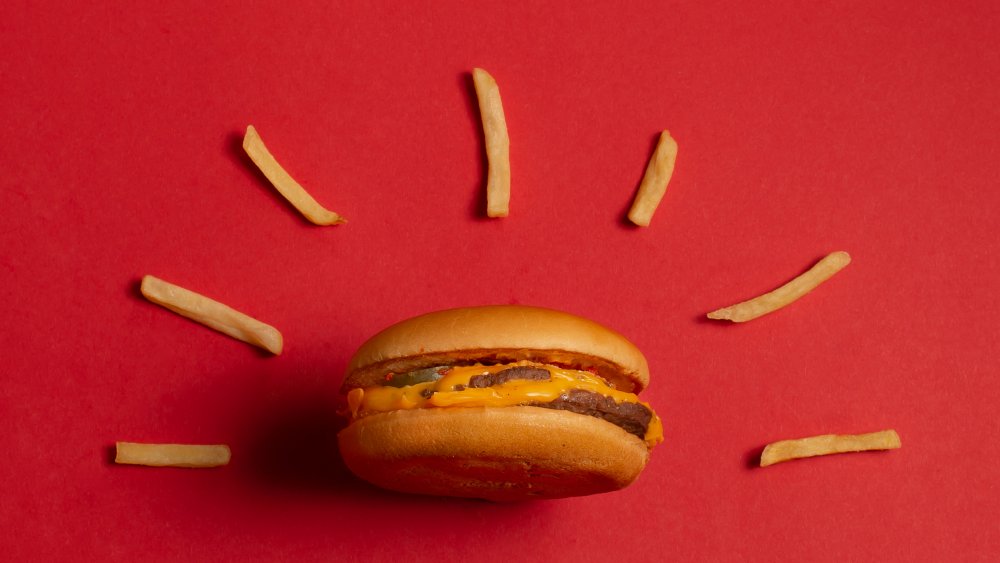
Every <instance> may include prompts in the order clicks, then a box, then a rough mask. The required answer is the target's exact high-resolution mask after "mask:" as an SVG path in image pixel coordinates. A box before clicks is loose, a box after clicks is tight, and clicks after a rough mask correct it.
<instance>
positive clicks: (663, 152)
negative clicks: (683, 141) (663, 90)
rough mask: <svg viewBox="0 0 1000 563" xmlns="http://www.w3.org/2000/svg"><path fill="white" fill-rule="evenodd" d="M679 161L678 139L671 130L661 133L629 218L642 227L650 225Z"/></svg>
mask: <svg viewBox="0 0 1000 563" xmlns="http://www.w3.org/2000/svg"><path fill="white" fill-rule="evenodd" d="M676 161H677V141H675V140H674V138H673V137H671V136H670V131H664V132H662V133H660V140H659V141H658V142H657V143H656V150H654V151H653V156H652V157H651V158H650V159H649V164H647V165H646V174H645V175H643V177H642V182H641V183H640V184H639V191H638V192H636V194H635V200H633V201H632V208H631V209H629V212H628V218H629V221H632V222H633V223H635V224H636V225H639V226H640V227H648V226H649V222H650V220H652V218H653V213H654V212H656V208H657V206H659V205H660V200H662V199H663V194H665V193H667V184H669V183H670V177H671V176H673V175H674V163H675V162H676Z"/></svg>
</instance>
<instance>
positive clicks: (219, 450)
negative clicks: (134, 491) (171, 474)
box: [115, 442, 230, 467]
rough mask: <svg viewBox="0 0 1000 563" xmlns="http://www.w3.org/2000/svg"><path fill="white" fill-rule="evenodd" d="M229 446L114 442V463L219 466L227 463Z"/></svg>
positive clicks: (164, 465) (159, 465)
mask: <svg viewBox="0 0 1000 563" xmlns="http://www.w3.org/2000/svg"><path fill="white" fill-rule="evenodd" d="M229 458H230V452H229V446H226V445H224V444H219V445H212V446H196V445H188V444H137V443H135V442H117V443H115V463H123V464H129V465H152V466H155V467H219V466H221V465H226V464H228V463H229Z"/></svg>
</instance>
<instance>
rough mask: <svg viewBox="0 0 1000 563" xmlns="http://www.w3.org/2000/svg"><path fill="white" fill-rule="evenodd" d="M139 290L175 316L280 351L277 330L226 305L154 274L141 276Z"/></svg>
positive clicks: (276, 352) (272, 351) (274, 351)
mask: <svg viewBox="0 0 1000 563" xmlns="http://www.w3.org/2000/svg"><path fill="white" fill-rule="evenodd" d="M141 291H142V294H143V296H145V297H146V299H148V300H150V301H152V302H153V303H156V304H157V305H162V306H163V307H166V308H167V309H170V310H171V311H173V312H175V313H177V314H178V315H181V316H184V317H187V318H189V319H191V320H193V321H197V322H199V323H201V324H203V325H205V326H207V327H210V328H214V329H215V330H217V331H219V332H222V333H225V334H228V335H229V336H232V337H233V338H236V339H237V340H242V341H243V342H246V343H247V344H253V345H254V346H258V347H260V348H263V349H265V350H267V351H268V352H271V353H272V354H275V355H278V354H281V349H282V346H283V339H282V337H281V333H280V332H278V329H276V328H274V327H273V326H271V325H267V324H264V323H262V322H260V321H258V320H257V319H254V318H252V317H248V316H247V315H244V314H243V313H241V312H239V311H237V310H235V309H233V308H231V307H229V306H228V305H223V304H222V303H219V302H218V301H214V300H212V299H209V298H208V297H205V296H204V295H200V294H197V293H195V292H193V291H190V290H187V289H184V288H183V287H180V286H176V285H174V284H172V283H169V282H165V281H163V280H161V279H159V278H156V277H153V276H144V277H143V278H142V286H141Z"/></svg>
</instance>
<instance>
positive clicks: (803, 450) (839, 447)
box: [760, 430, 902, 467]
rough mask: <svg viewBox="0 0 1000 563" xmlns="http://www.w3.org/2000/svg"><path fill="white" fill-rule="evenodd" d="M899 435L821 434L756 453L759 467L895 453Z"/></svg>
mask: <svg viewBox="0 0 1000 563" xmlns="http://www.w3.org/2000/svg"><path fill="white" fill-rule="evenodd" d="M901 445H902V444H901V443H900V441H899V434H896V431H895V430H882V431H880V432H872V433H870V434H856V435H851V434H844V435H837V434H825V435H823V436H813V437H811V438H800V439H798V440H782V441H780V442H774V443H773V444H768V445H767V447H765V448H764V452H763V453H761V454H760V466H761V467H767V466H768V465H774V464H775V463H781V462H783V461H789V460H792V459H801V458H804V457H814V456H819V455H830V454H842V453H847V452H864V451H871V450H895V449H898V448H899V447H901Z"/></svg>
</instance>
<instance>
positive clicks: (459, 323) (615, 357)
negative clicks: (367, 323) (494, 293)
mask: <svg viewBox="0 0 1000 563" xmlns="http://www.w3.org/2000/svg"><path fill="white" fill-rule="evenodd" d="M481 359H488V360H490V361H493V362H494V363H505V362H511V361H518V360H532V361H536V362H540V363H556V364H564V365H574V366H581V367H585V368H587V367H590V368H596V369H597V373H598V374H600V375H601V376H602V377H604V378H605V379H606V380H608V381H610V382H611V383H613V384H614V385H615V387H616V388H618V389H621V390H623V391H628V392H632V393H638V392H639V391H641V390H642V389H644V388H645V387H646V385H648V384H649V366H648V365H647V363H646V358H645V356H643V355H642V352H640V351H639V349H638V348H637V347H636V346H635V345H634V344H632V343H631V342H629V340H628V339H626V338H625V337H624V336H622V335H621V334H618V333H617V332H615V331H613V330H611V329H609V328H606V327H604V326H601V325H599V324H597V323H595V322H594V321H590V320H587V319H584V318H581V317H577V316H575V315H571V314H569V313H563V312H560V311H554V310H551V309H542V308H540V307H525V306H521V305H492V306H485V307H467V308H463V309H450V310H447V311H438V312H435V313H429V314H426V315H421V316H419V317H414V318H412V319H409V320H405V321H403V322H400V323H397V324H395V325H393V326H391V327H389V328H387V329H385V330H383V331H382V332H380V333H378V334H376V335H375V336H373V337H372V338H371V339H369V340H368V341H367V342H365V343H364V344H362V345H361V348H359V349H358V351H357V352H356V353H355V354H354V357H353V358H351V361H350V363H349V365H348V367H347V374H348V375H347V378H346V379H345V380H344V385H343V387H342V391H344V392H346V391H348V390H350V389H353V388H355V387H369V386H372V385H379V384H381V383H382V382H383V378H384V377H385V374H386V373H387V372H395V373H403V372H407V371H412V370H414V369H420V368H423V367H431V366H436V365H448V364H451V363H456V362H475V361H477V360H481Z"/></svg>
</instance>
